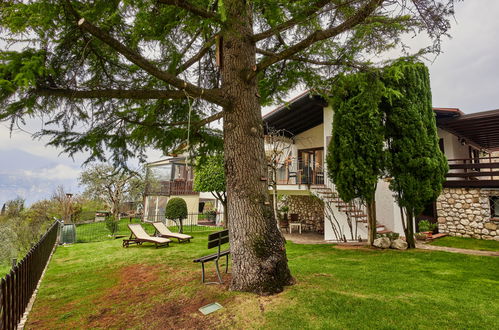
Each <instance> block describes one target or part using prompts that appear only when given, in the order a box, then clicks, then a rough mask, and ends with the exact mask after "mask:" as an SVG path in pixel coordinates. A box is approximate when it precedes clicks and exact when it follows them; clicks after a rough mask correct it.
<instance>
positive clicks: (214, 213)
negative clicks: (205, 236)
mask: <svg viewBox="0 0 499 330" xmlns="http://www.w3.org/2000/svg"><path fill="white" fill-rule="evenodd" d="M205 214H206V219H208V220H210V221H215V219H216V218H217V211H215V210H210V211H208V212H206V213H205Z"/></svg>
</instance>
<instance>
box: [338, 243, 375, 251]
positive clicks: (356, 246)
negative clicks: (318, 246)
mask: <svg viewBox="0 0 499 330" xmlns="http://www.w3.org/2000/svg"><path fill="white" fill-rule="evenodd" d="M333 249H339V250H363V251H373V249H371V248H370V247H369V246H367V245H365V244H338V245H334V246H333Z"/></svg>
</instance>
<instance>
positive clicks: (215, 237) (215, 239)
mask: <svg viewBox="0 0 499 330" xmlns="http://www.w3.org/2000/svg"><path fill="white" fill-rule="evenodd" d="M226 243H229V231H228V230H222V231H219V232H216V233H213V234H210V235H208V249H212V248H215V247H216V248H218V251H217V252H215V253H212V254H209V255H206V256H203V257H201V258H197V259H194V260H193V261H194V262H200V263H201V269H202V275H201V280H202V282H203V283H205V275H204V263H205V262H209V261H215V266H216V270H217V276H218V282H207V284H213V283H216V284H221V283H223V281H222V276H221V275H220V268H219V266H218V260H220V258H221V257H223V256H225V258H226V261H225V272H226V273H227V271H228V270H229V254H230V250H223V251H222V245H223V244H226Z"/></svg>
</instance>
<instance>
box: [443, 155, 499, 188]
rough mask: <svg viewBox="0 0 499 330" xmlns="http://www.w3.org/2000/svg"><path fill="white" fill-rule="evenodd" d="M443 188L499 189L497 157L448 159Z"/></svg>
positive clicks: (498, 158) (498, 159) (498, 160)
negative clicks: (447, 170) (447, 171)
mask: <svg viewBox="0 0 499 330" xmlns="http://www.w3.org/2000/svg"><path fill="white" fill-rule="evenodd" d="M448 162H449V173H447V175H446V177H447V181H446V182H445V183H444V187H448V188H499V157H483V158H461V159H449V160H448Z"/></svg>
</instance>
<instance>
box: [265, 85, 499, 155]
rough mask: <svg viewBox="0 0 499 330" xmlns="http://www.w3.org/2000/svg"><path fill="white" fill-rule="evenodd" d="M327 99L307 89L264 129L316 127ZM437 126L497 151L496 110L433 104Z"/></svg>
mask: <svg viewBox="0 0 499 330" xmlns="http://www.w3.org/2000/svg"><path fill="white" fill-rule="evenodd" d="M325 106H327V101H326V100H325V99H324V98H322V97H320V96H318V95H313V94H312V93H310V92H309V91H307V92H305V93H303V94H300V95H298V96H297V97H295V98H294V99H292V100H290V101H289V102H287V103H286V104H285V105H282V106H280V107H278V108H276V109H274V110H272V111H271V112H269V113H268V114H266V115H265V116H263V121H264V123H265V132H266V133H267V131H268V129H269V128H273V129H283V130H286V131H287V134H286V135H287V136H288V137H292V136H294V135H297V134H300V133H302V132H304V131H306V130H309V129H311V128H313V127H315V126H318V125H320V124H322V123H323V121H324V114H323V108H324V107H325ZM433 111H434V112H435V115H436V119H437V126H438V127H440V128H442V129H444V130H446V131H449V132H451V133H452V134H454V135H456V136H458V137H459V138H462V139H465V140H467V141H468V142H470V143H472V144H474V145H476V146H478V147H481V148H483V149H487V150H490V151H493V150H499V109H498V110H490V111H483V112H478V113H473V114H469V115H466V114H464V112H462V111H461V110H460V109H459V108H440V107H434V108H433Z"/></svg>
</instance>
